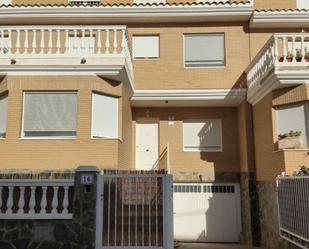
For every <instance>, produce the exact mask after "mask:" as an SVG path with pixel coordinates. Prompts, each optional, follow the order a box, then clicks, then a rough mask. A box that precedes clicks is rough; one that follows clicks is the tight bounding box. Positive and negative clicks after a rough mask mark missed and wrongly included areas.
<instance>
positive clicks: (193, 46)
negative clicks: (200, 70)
mask: <svg viewBox="0 0 309 249" xmlns="http://www.w3.org/2000/svg"><path fill="white" fill-rule="evenodd" d="M184 50H185V51H184V64H185V67H222V66H224V65H225V45H224V34H185V35H184Z"/></svg>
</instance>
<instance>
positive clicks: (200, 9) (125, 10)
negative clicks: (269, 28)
mask: <svg viewBox="0 0 309 249" xmlns="http://www.w3.org/2000/svg"><path fill="white" fill-rule="evenodd" d="M252 11H253V1H251V2H250V3H247V4H218V5H217V4H213V5H207V4H205V3H197V4H196V5H192V4H184V5H164V4H159V5H150V6H149V5H131V6H122V5H118V6H90V7H89V6H19V7H16V6H15V7H14V6H8V7H4V8H1V9H0V21H1V20H3V21H7V19H8V18H9V19H14V20H15V21H16V20H18V19H24V18H29V19H36V18H44V19H46V18H48V19H51V18H55V19H58V20H59V18H60V19H61V18H70V19H72V18H78V19H89V18H94V17H95V18H96V19H97V20H100V19H102V18H109V19H113V20H116V19H119V18H125V19H126V21H127V22H136V20H138V21H139V22H149V21H152V22H175V21H176V22H179V20H180V19H179V18H181V20H182V21H185V20H187V19H192V18H196V20H195V21H199V22H200V21H202V19H203V20H209V19H213V20H214V21H219V22H220V21H221V22H222V21H226V19H225V18H224V19H225V20H223V19H222V17H223V16H224V17H226V18H227V19H232V20H249V18H250V16H251V14H252ZM175 17H176V18H177V17H178V18H177V20H175ZM201 17H202V19H201Z"/></svg>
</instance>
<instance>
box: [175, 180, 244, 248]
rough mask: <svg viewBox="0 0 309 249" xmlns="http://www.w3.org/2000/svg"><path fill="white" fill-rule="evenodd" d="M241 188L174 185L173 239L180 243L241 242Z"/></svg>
mask: <svg viewBox="0 0 309 249" xmlns="http://www.w3.org/2000/svg"><path fill="white" fill-rule="evenodd" d="M240 215H241V214H240V191H239V184H212V183H207V184H198V183H192V184H191V183H177V184H174V238H175V239H176V240H180V241H197V242H221V243H222V242H223V243H224V242H225V243H228V242H230V243H232V242H239V240H240V233H241V218H240Z"/></svg>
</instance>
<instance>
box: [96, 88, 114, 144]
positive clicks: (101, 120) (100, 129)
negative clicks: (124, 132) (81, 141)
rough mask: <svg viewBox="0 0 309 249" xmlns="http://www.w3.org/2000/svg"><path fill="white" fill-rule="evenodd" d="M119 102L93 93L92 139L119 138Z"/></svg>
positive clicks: (111, 97) (110, 97)
mask: <svg viewBox="0 0 309 249" xmlns="http://www.w3.org/2000/svg"><path fill="white" fill-rule="evenodd" d="M118 100H119V98H117V97H113V96H108V95H104V94H99V93H92V131H91V134H92V138H118Z"/></svg>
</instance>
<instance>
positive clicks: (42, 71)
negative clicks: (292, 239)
mask: <svg viewBox="0 0 309 249" xmlns="http://www.w3.org/2000/svg"><path fill="white" fill-rule="evenodd" d="M0 3H1V4H2V5H1V7H0V74H1V82H0V158H1V159H0V167H1V169H2V170H3V171H8V172H12V171H14V172H28V171H49V170H53V171H63V170H73V169H75V168H76V167H78V166H81V165H93V166H96V167H98V168H101V169H111V170H142V171H148V170H154V169H163V170H166V171H168V172H169V173H170V174H172V175H173V179H174V212H175V214H174V233H175V238H176V239H177V240H184V241H200V242H242V243H245V244H251V245H255V246H263V247H265V248H270V249H273V248H274V249H275V248H293V247H292V244H290V243H288V242H286V241H284V240H282V239H280V236H279V229H278V219H277V217H278V214H277V204H276V177H277V176H278V175H280V174H281V173H282V172H285V174H292V173H293V172H294V171H297V170H298V169H299V167H300V166H302V165H307V163H308V162H309V161H308V160H309V159H308V147H307V140H308V125H307V123H308V99H309V95H308V94H309V89H308V85H307V83H308V82H309V70H308V65H309V64H308V58H309V50H307V47H308V46H309V33H307V32H308V30H307V29H308V28H309V18H308V16H309V12H308V11H309V3H308V1H306V0H280V1H279V0H269V1H262V0H254V1H253V0H250V1H191V0H190V1H186V2H182V1H169V0H167V1H162V0H136V1H131V0H106V1H105V0H102V1H83V0H82V1H75V0H72V1H69V2H67V1H66V0H52V1H45V0H27V1H25V0H11V1H9V0H3V1H0ZM308 49H309V47H308ZM291 130H293V131H297V132H299V131H300V132H301V135H300V136H298V140H297V143H296V145H295V144H293V145H290V146H285V147H284V146H283V147H282V145H281V142H280V141H279V139H278V135H280V134H281V135H282V134H285V133H289V132H290V131H291ZM192 213H193V214H194V215H190V214H192ZM187 227H192V229H191V231H188V229H187Z"/></svg>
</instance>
